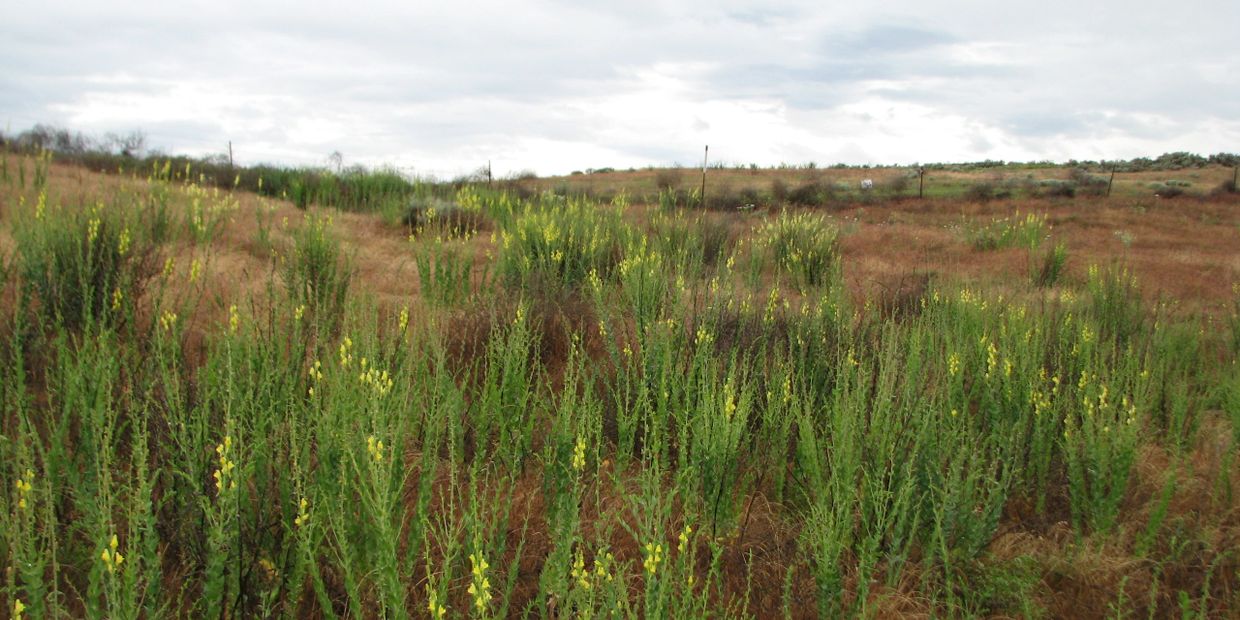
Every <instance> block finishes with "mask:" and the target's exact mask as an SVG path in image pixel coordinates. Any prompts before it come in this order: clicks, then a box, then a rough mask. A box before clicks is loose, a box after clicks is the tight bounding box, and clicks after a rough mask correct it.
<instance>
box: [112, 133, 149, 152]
mask: <svg viewBox="0 0 1240 620" xmlns="http://www.w3.org/2000/svg"><path fill="white" fill-rule="evenodd" d="M104 144H105V145H106V146H107V147H108V150H110V151H113V152H115V153H117V154H118V155H120V156H122V157H141V156H142V153H143V152H144V151H146V134H144V133H142V132H141V131H137V130H135V131H131V132H129V133H127V134H125V135H119V134H115V133H109V134H108V135H107V136H105V137H104Z"/></svg>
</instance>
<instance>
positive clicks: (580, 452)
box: [573, 437, 586, 473]
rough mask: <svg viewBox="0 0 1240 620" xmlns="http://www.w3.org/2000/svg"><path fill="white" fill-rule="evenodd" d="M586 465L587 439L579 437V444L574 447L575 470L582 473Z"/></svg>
mask: <svg viewBox="0 0 1240 620" xmlns="http://www.w3.org/2000/svg"><path fill="white" fill-rule="evenodd" d="M585 466H586V440H585V439H584V438H582V437H577V445H576V446H574V447H573V471H575V472H578V473H580V472H581V470H582V469H585Z"/></svg>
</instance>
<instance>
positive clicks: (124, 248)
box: [116, 226, 129, 256]
mask: <svg viewBox="0 0 1240 620" xmlns="http://www.w3.org/2000/svg"><path fill="white" fill-rule="evenodd" d="M116 251H117V252H118V253H119V254H120V255H121V256H124V255H126V254H128V253H129V227H128V226H126V227H125V229H124V230H122V231H121V240H120V243H119V244H118V246H117V248H116Z"/></svg>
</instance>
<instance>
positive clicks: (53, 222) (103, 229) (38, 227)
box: [15, 194, 151, 329]
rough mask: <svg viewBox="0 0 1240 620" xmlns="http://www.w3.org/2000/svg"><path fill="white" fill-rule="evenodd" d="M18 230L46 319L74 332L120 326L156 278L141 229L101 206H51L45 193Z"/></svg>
mask: <svg viewBox="0 0 1240 620" xmlns="http://www.w3.org/2000/svg"><path fill="white" fill-rule="evenodd" d="M15 232H16V233H17V234H16V236H17V250H18V254H19V256H20V265H21V267H20V270H21V278H22V282H24V284H25V286H26V287H27V290H28V291H29V292H31V293H32V294H33V297H34V299H37V300H38V302H39V304H40V306H39V307H40V309H41V312H42V314H43V317H44V318H45V319H46V320H48V321H50V322H52V323H55V324H60V325H63V326H65V327H66V328H68V329H77V328H79V327H82V326H84V325H87V324H95V323H98V324H105V325H106V324H113V323H115V322H116V321H117V320H118V319H120V318H121V317H122V316H123V314H124V313H123V312H122V311H123V310H124V309H126V308H128V307H130V306H129V303H130V302H132V300H134V299H136V298H137V297H139V296H140V295H141V289H142V286H143V284H144V283H145V280H146V279H147V278H148V277H149V276H150V275H151V273H150V268H149V260H148V259H149V252H148V251H147V249H146V247H145V246H144V245H143V242H142V240H141V239H140V237H139V236H138V235H139V230H138V229H137V227H136V225H131V223H130V222H129V221H127V220H126V218H124V217H122V215H121V214H120V213H118V212H116V211H114V210H112V209H110V208H107V207H104V206H103V205H101V204H97V205H95V206H93V207H90V208H87V209H83V210H71V209H64V208H49V207H47V206H46V196H45V195H43V194H40V197H39V203H38V205H37V206H36V210H35V213H34V214H33V217H31V218H30V219H27V220H25V221H23V222H22V223H21V224H20V225H19V226H18V227H17V230H16V231H15Z"/></svg>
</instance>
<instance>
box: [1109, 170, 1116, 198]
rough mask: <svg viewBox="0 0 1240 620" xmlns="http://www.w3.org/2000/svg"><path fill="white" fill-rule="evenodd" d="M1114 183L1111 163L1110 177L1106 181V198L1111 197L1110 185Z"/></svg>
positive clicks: (1113, 171)
mask: <svg viewBox="0 0 1240 620" xmlns="http://www.w3.org/2000/svg"><path fill="white" fill-rule="evenodd" d="M1114 184H1115V164H1111V178H1110V180H1108V181H1107V198H1110V197H1111V186H1112V185H1114Z"/></svg>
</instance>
